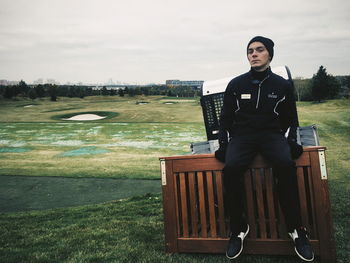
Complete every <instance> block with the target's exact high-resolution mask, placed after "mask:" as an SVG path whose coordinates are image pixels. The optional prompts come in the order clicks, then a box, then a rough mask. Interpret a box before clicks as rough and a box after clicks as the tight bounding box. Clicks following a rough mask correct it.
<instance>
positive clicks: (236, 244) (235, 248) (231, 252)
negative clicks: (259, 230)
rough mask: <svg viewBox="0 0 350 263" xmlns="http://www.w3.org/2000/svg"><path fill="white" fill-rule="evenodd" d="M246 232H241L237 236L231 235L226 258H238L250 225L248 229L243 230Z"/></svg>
mask: <svg viewBox="0 0 350 263" xmlns="http://www.w3.org/2000/svg"><path fill="white" fill-rule="evenodd" d="M243 231H244V232H240V233H239V234H238V235H237V236H234V235H232V234H231V237H230V241H229V242H228V246H227V250H226V257H227V258H229V259H234V258H237V257H238V256H239V255H240V254H241V253H242V250H243V240H244V238H245V237H246V236H247V234H248V232H249V225H247V229H245V230H243Z"/></svg>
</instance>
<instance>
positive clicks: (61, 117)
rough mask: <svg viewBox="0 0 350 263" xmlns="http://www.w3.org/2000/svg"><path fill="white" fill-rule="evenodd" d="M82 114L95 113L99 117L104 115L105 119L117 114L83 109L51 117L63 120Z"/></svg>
mask: <svg viewBox="0 0 350 263" xmlns="http://www.w3.org/2000/svg"><path fill="white" fill-rule="evenodd" d="M82 114H95V115H98V116H101V117H105V118H104V120H105V119H112V118H114V117H116V116H118V113H117V112H112V111H84V112H72V113H66V114H60V115H54V116H52V117H51V119H53V120H65V119H69V118H71V117H74V116H76V115H82Z"/></svg>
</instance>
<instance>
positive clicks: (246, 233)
mask: <svg viewBox="0 0 350 263" xmlns="http://www.w3.org/2000/svg"><path fill="white" fill-rule="evenodd" d="M247 226H248V228H247V231H246V232H245V233H243V232H241V233H243V236H240V238H241V239H242V246H241V250H240V251H239V252H238V253H237V254H236V255H235V256H234V257H229V256H228V255H227V251H226V257H227V258H228V259H235V258H237V257H238V256H239V255H240V254H241V253H242V251H243V241H244V239H245V237H246V236H247V235H248V233H249V225H248V224H247ZM241 233H240V234H239V235H241ZM239 235H238V236H239Z"/></svg>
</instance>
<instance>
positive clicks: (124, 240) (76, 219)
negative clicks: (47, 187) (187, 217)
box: [0, 195, 317, 263]
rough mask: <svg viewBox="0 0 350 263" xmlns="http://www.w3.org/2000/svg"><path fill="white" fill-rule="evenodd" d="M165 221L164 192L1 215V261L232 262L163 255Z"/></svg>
mask: <svg viewBox="0 0 350 263" xmlns="http://www.w3.org/2000/svg"><path fill="white" fill-rule="evenodd" d="M162 221H163V217H162V212H161V197H160V196H159V195H146V196H140V197H134V198H130V199H127V200H121V201H114V202H109V203H106V204H101V205H94V206H82V207H76V208H68V209H56V210H48V211H44V212H30V213H17V214H11V215H0V222H1V225H0V230H1V233H2V234H1V237H2V238H1V240H0V261H1V262H16V263H17V262H125V263H129V262H150V263H151V262H152V263H157V262H159V263H163V262H181V263H182V262H194V263H196V262H198V263H199V262H201V263H203V262H204V263H216V262H217V263H218V262H228V261H227V260H226V259H225V256H223V255H210V254H208V255H207V254H173V255H170V254H166V253H164V237H163V223H162ZM239 262H244V263H248V262H249V263H254V262H255V263H258V262H286V263H287V262H288V263H294V262H295V263H297V262H300V261H299V260H298V259H296V258H295V257H290V256H289V257H285V256H283V257H282V256H281V257H277V256H274V257H267V256H266V257H262V256H242V257H241V259H240V260H239ZM316 262H317V261H316Z"/></svg>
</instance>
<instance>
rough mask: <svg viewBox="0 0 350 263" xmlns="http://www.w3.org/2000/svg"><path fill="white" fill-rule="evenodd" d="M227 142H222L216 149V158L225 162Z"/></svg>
mask: <svg viewBox="0 0 350 263" xmlns="http://www.w3.org/2000/svg"><path fill="white" fill-rule="evenodd" d="M226 148H227V143H220V147H219V149H218V150H216V151H215V158H216V159H218V160H219V161H220V162H223V163H224V162H225V155H226Z"/></svg>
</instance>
